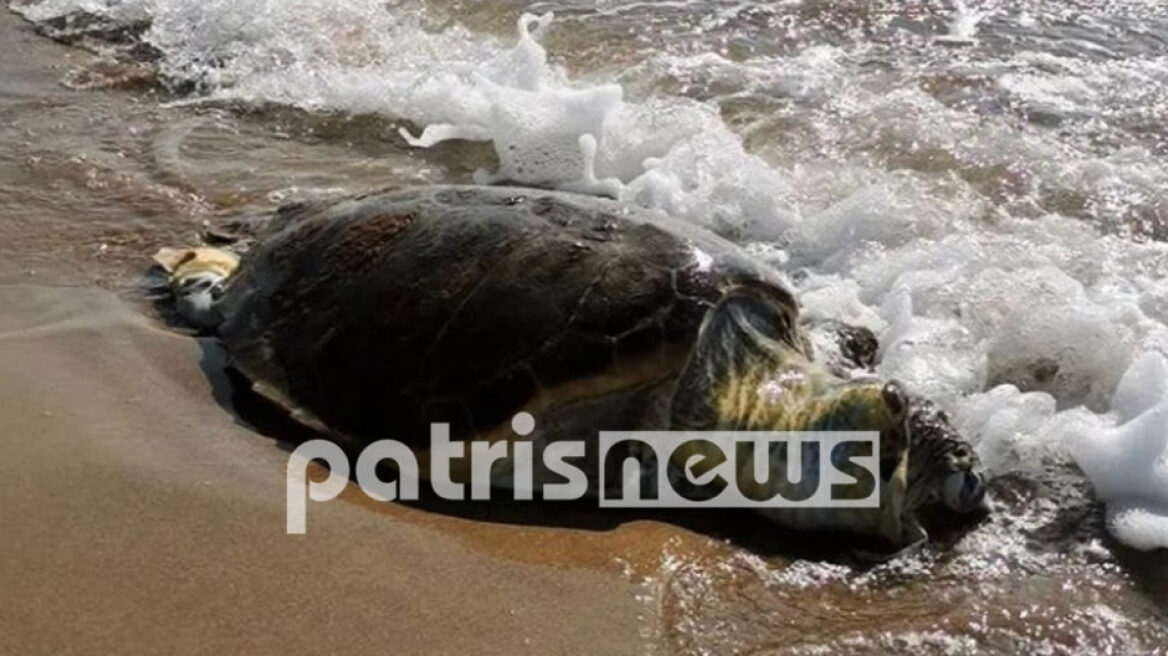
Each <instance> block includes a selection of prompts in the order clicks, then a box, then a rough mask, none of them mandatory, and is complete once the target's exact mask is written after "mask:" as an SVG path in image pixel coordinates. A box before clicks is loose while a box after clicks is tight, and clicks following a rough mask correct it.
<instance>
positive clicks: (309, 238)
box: [220, 187, 794, 443]
mask: <svg viewBox="0 0 1168 656" xmlns="http://www.w3.org/2000/svg"><path fill="white" fill-rule="evenodd" d="M275 221H276V222H277V224H276V225H275V226H274V230H275V232H274V233H272V234H271V235H270V236H269V237H268V238H266V239H264V240H262V241H261V243H260V244H259V245H257V246H256V247H255V248H254V249H252V250H251V251H250V252H249V253H248V254H247V255H246V256H245V257H244V259H243V262H242V264H241V266H240V269H239V271H238V273H237V274H236V277H235V278H234V279H233V282H232V283H231V285H230V286H229V288H228V290H227V291H226V293H225V295H224V297H223V299H222V307H223V310H224V316H225V317H226V319H225V322H224V324H223V326H222V327H221V330H220V334H221V337H222V339H223V342H224V344H225V345H226V347H227V349H228V351H229V352H230V353H231V355H232V357H233V360H234V362H235V366H236V367H238V368H239V369H240V370H241V371H242V372H243V373H244V374H245V375H247V376H248V377H250V378H251V379H252V380H254V381H256V382H257V383H260V384H261V385H262V386H264V387H266V388H268V389H273V388H274V390H273V391H275V392H277V394H276V396H282V397H284V398H285V399H286V401H287V403H288V404H289V405H293V406H298V407H300V408H302V409H306V410H307V411H308V412H310V413H311V414H313V415H315V416H316V417H317V418H318V419H319V420H321V421H323V422H324V423H325V424H327V425H328V426H329V427H331V428H333V429H336V430H339V431H340V432H343V433H346V434H348V435H352V436H356V437H359V438H360V439H361V440H362V441H368V440H375V439H382V438H393V439H398V440H402V441H405V442H412V443H417V442H418V441H419V440H421V439H423V438H425V437H426V436H427V435H428V428H427V426H428V424H429V423H431V422H435V421H443V422H448V423H451V424H452V430H453V433H454V435H455V436H456V437H457V436H460V435H461V436H465V435H467V434H469V433H474V432H480V431H484V430H487V429H490V428H491V427H493V426H496V425H498V424H499V423H500V422H502V421H503V420H506V419H508V418H510V417H511V416H512V415H513V414H514V413H515V412H517V411H518V410H520V409H522V408H524V407H526V406H527V405H528V404H529V402H530V401H531V400H532V399H533V398H536V397H538V396H539V395H540V394H542V393H544V392H546V391H547V390H551V389H555V388H557V387H561V386H563V385H566V384H570V383H572V382H573V381H584V380H588V379H590V378H595V377H598V376H601V375H609V376H610V378H611V379H612V380H614V381H616V382H613V383H611V384H610V388H612V387H613V386H615V387H622V386H624V387H627V386H629V385H634V384H639V383H642V382H645V379H660V378H666V377H669V376H672V375H675V374H676V372H677V370H678V369H680V367H681V365H682V364H683V361H684V358H685V356H686V355H687V354H688V350H689V345H690V344H692V342H693V340H694V338H695V336H696V334H697V331H698V327H699V325H700V323H701V321H702V318H703V317H704V315H705V313H706V311H707V310H708V308H709V307H711V305H712V304H713V303H715V302H716V301H717V300H718V299H719V298H720V297H721V296H722V295H723V293H724V292H725V290H726V289H728V288H729V287H731V286H733V285H735V284H763V285H767V286H771V287H773V288H775V289H778V290H781V289H782V287H781V285H780V283H779V280H778V278H777V276H776V274H775V273H774V272H773V271H771V270H770V269H767V268H766V267H764V266H760V265H759V264H757V263H756V262H755V261H753V260H752V259H750V258H749V257H747V256H746V255H745V254H744V253H742V252H741V250H740V249H738V248H737V247H736V246H734V245H733V244H731V243H729V242H727V241H725V240H723V239H721V238H719V237H717V236H715V235H713V234H711V233H709V232H707V231H705V230H702V229H700V228H697V227H695V226H693V225H692V224H689V223H686V222H683V221H680V220H676V219H671V218H669V217H666V216H664V215H661V214H658V213H652V212H648V211H642V210H638V209H635V208H629V207H626V206H624V205H621V204H618V203H616V202H613V201H607V200H603V199H598V198H593V197H586V196H577V195H571V194H563V193H556V192H549V191H540V190H532V189H517V188H506V187H426V188H417V189H410V190H405V191H387V192H378V193H374V194H369V195H365V196H361V197H357V198H353V199H346V200H342V201H339V202H336V203H332V204H329V205H324V206H312V207H310V206H299V207H291V208H285V209H283V210H281V211H280V212H279V213H278V214H277V217H276V219H275ZM782 294H784V297H785V298H789V294H787V293H786V292H785V291H784V292H782ZM791 305H792V306H793V305H794V301H793V300H791ZM648 356H652V357H650V359H652V360H653V361H654V362H655V363H656V364H655V365H654V366H651V367H647V368H646V367H641V368H638V369H636V371H637V373H635V374H630V375H629V376H626V377H624V378H621V377H620V376H617V377H615V378H613V377H611V375H610V374H611V373H612V372H614V371H616V372H618V373H619V372H621V370H622V367H625V366H626V365H625V363H626V362H633V361H637V362H642V363H643V361H644V359H645V358H646V357H648ZM628 368H629V370H630V371H631V370H632V366H631V365H630V366H629V367H628ZM587 393H589V394H593V395H596V394H598V393H597V392H596V391H595V390H592V391H590V392H587ZM600 395H601V396H603V391H602V392H601V393H600Z"/></svg>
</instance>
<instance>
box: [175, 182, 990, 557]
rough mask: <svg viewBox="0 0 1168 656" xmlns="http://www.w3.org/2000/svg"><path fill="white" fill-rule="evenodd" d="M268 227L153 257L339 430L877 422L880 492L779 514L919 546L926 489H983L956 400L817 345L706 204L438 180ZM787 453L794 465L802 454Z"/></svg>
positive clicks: (233, 347)
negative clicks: (854, 366)
mask: <svg viewBox="0 0 1168 656" xmlns="http://www.w3.org/2000/svg"><path fill="white" fill-rule="evenodd" d="M260 233H261V234H259V236H258V240H257V242H256V244H255V245H254V246H253V247H252V248H250V249H249V250H248V251H247V252H246V253H245V254H244V256H243V257H242V259H241V260H240V261H239V264H238V267H236V265H235V259H234V256H231V255H230V254H227V253H225V252H223V251H219V250H216V249H207V248H200V249H166V250H164V251H162V252H160V253H159V256H158V257H157V258H156V259H157V260H158V262H159V263H160V264H161V265H162V266H163V267H164V268H165V269H166V270H167V271H169V272H170V275H171V281H172V288H173V290H174V292H175V295H176V297H177V299H178V302H179V311H180V313H181V314H182V315H183V316H184V317H185V318H186V319H187V320H188V321H190V322H191V323H193V324H196V325H198V326H201V327H204V328H208V329H212V330H214V331H215V332H216V333H217V334H218V336H219V339H220V340H221V341H222V343H223V345H224V346H225V348H226V350H227V352H228V353H229V354H230V357H231V361H232V365H233V366H234V368H236V369H237V370H238V371H239V372H241V373H242V374H243V375H244V376H245V377H246V378H247V379H248V380H250V381H251V382H252V383H253V386H254V388H255V389H256V390H257V391H258V392H259V393H260V394H262V395H263V396H265V397H267V398H269V399H272V400H274V401H276V402H277V403H279V404H280V405H281V406H283V407H284V408H286V409H287V410H289V411H290V412H291V413H292V414H293V415H294V416H296V417H297V418H299V419H300V420H302V421H303V422H305V423H307V424H309V425H310V426H312V427H314V428H316V429H317V430H320V431H323V432H325V433H327V434H329V435H330V436H332V437H333V439H335V440H337V441H338V442H340V443H342V444H349V445H352V446H355V447H360V446H361V445H364V444H367V443H369V442H372V441H374V440H379V439H383V438H392V439H395V440H398V441H400V442H404V443H406V444H408V445H411V447H412V448H417V449H418V450H420V451H421V450H424V448H425V444H426V442H424V441H425V440H426V439H427V438H428V436H429V430H428V427H429V426H430V425H431V424H432V423H435V422H441V423H446V424H448V425H449V426H450V431H451V434H452V435H453V437H454V439H456V440H457V439H489V440H497V439H511V440H514V439H516V435H515V433H514V432H513V431H512V429H511V423H510V422H509V420H510V419H511V418H512V417H513V416H514V415H516V414H517V413H519V412H521V411H525V412H528V413H530V414H531V415H532V416H533V417H534V418H535V419H536V420H537V426H538V429H536V430H535V432H534V433H532V434H531V435H530V436H529V438H528V439H531V440H532V441H533V443H535V444H538V445H541V446H540V448H542V445H546V444H547V443H549V442H551V441H554V440H557V439H581V440H585V441H587V440H589V439H590V440H591V442H590V443H595V442H596V441H597V437H596V436H597V433H598V431H601V430H635V429H639V430H646V429H653V430H666V429H684V430H693V431H705V430H711V429H723V430H772V429H783V430H796V429H797V430H814V429H847V430H872V431H879V432H880V434H881V447H880V453H879V454H878V455H879V459H880V469H881V472H880V474H881V479H882V486H881V504H880V508H878V509H863V510H847V509H830V508H829V509H822V508H821V509H813V510H807V511H797V512H796V511H776V512H771V513H769V514H770V515H771V516H772V517H774V518H776V519H777V520H778V521H780V522H781V523H784V524H788V525H791V526H795V527H814V528H831V529H843V530H850V531H854V532H857V533H862V534H867V535H875V536H879V537H880V538H883V539H884V540H886V541H887V542H888V543H889V544H890V545H891V546H894V547H903V546H906V545H908V544H910V543H914V542H917V541H919V540H921V539H922V538H923V537H924V533H923V531H922V529H921V528H920V526H919V523H918V522H917V520H916V516H915V512H916V510H917V508H918V507H919V506H920V505H921V504H922V503H925V502H926V500H928V499H929V498H937V499H940V500H941V501H943V502H944V503H945V505H947V506H949V507H950V508H953V509H955V510H958V511H961V512H969V511H971V510H972V509H973V508H974V507H975V506H977V505H978V504H980V502H981V499H982V496H983V492H984V488H983V484H982V478H981V476H980V474H979V473H978V472H977V471H976V457H975V455H974V453H973V451H972V450H971V449H970V447H969V445H968V444H967V443H966V442H965V441H964V440H962V439H961V438H960V437H959V436H958V435H957V434H956V433H955V432H954V431H952V429H951V428H950V427H949V426H948V423H947V422H946V421H944V418H943V416H942V415H940V414H938V413H935V412H932V413H931V414H929V412H927V411H926V410H925V408H926V406H925V405H924V404H923V402H919V401H915V400H913V399H911V398H910V397H909V396H908V395H906V394H905V392H904V391H903V390H902V389H901V388H900V386H899V385H898V384H896V383H895V382H891V383H881V382H878V381H875V380H872V379H867V380H859V381H857V380H845V379H843V378H841V377H839V376H838V375H836V374H835V373H832V372H829V371H828V370H827V369H826V368H825V367H823V366H820V365H818V364H816V363H815V362H813V360H812V357H811V353H810V350H809V342H808V340H807V339H806V338H805V336H804V335H803V334H802V331H801V328H800V327H799V324H798V309H797V304H796V301H795V299H794V297H793V296H792V295H791V293H790V292H789V291H788V290H787V289H786V288H785V286H784V284H783V280H782V278H781V276H780V275H779V274H778V273H777V272H775V271H774V270H773V269H771V268H769V267H768V266H765V265H763V264H761V263H759V262H758V261H757V260H755V259H753V258H751V257H750V256H748V255H747V254H746V253H745V252H744V251H742V250H741V249H740V248H738V247H737V246H735V245H734V244H732V243H730V242H728V241H726V240H724V239H722V238H720V237H718V236H716V235H714V234H712V233H710V232H708V231H706V230H704V229H701V228H699V227H697V226H695V225H693V224H691V223H689V222H686V221H682V220H679V219H675V218H671V217H669V216H666V215H664V214H661V213H658V212H653V211H648V210H642V209H638V208H633V207H628V206H625V205H622V204H620V203H617V202H615V201H610V200H606V199H600V198H594V197H588V196H580V195H573V194H565V193H559V192H552V191H543V190H533V189H520V188H508V187H478V186H475V187H461V186H436V187H422V188H412V189H405V190H396V191H395V190H391V191H380V192H375V193H370V194H365V195H361V196H356V197H351V198H347V199H343V200H339V201H334V202H329V203H317V204H296V205H291V206H286V207H283V208H281V209H280V210H279V211H277V212H276V213H275V215H274V216H273V217H272V218H271V220H270V221H269V222H268V223H267V225H266V227H264V228H263V229H261V230H260ZM861 342H862V343H864V344H867V345H868V346H871V345H874V343H875V342H874V340H871V339H869V340H867V341H865V340H863V339H860V340H858V342H857V337H856V332H855V330H854V329H852V330H850V331H847V332H845V333H844V340H843V341H842V342H841V344H842V345H843V348H842V351H844V352H848V351H863V350H865V349H863V348H860V347H857V346H856V344H857V343H861ZM867 350H869V351H870V350H871V349H867ZM926 415H928V416H926ZM910 426H911V428H910ZM590 449H591V447H590ZM592 454H593V452H592V451H591V450H590V451H589V456H588V457H594V456H593V455H592ZM685 455H694V453H693V452H692V450H691V452H690V453H688V454H680V455H679V456H678V457H679V459H680V460H678V461H675V462H671V463H669V466H670V467H671V468H672V470H671V475H672V472H675V471H679V470H680V469H681V468H682V467H681V465H682V464H683V462H682V461H683V460H684V456H685ZM537 461H538V458H537ZM804 465H805V466H806V465H807V463H804ZM770 466H771V467H772V468H778V467H782V468H783V470H782V471H784V472H785V471H786V469H785V468H786V459H785V450H784V451H783V454H782V455H778V456H774V457H772V461H771V463H770ZM585 470H586V471H595V470H594V469H590V468H585ZM544 473H546V472H544ZM458 475H459V474H457V473H456V476H458ZM462 475H465V473H464V474H462ZM537 476H539V474H538V473H537ZM553 478H554V477H553ZM757 485H758V484H756V486H757Z"/></svg>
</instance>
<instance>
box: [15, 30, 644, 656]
mask: <svg viewBox="0 0 1168 656" xmlns="http://www.w3.org/2000/svg"><path fill="white" fill-rule="evenodd" d="M0 43H4V44H5V45H4V46H3V47H2V48H3V51H4V55H3V57H2V59H3V60H4V62H3V66H2V68H3V71H2V72H0V76H2V77H3V78H4V85H3V89H4V91H3V94H2V95H0V103H2V104H0V112H4V113H7V114H9V115H11V114H12V113H15V112H28V111H36V109H38V108H43V107H45V106H47V105H51V104H57V105H58V106H60V105H64V104H73V103H76V104H78V105H80V106H81V108H82V109H83V108H84V105H85V104H86V103H89V104H92V105H97V106H98V107H100V106H101V105H102V104H103V103H108V102H111V101H110V100H109V99H108V98H102V97H101V95H102V94H96V95H88V96H87V95H86V94H80V93H76V92H71V91H68V90H66V89H64V88H61V87H59V86H58V85H57V79H58V77H59V76H60V74H61V72H62V71H61V70H60V69H59V68H57V67H56V66H55V65H48V64H47V62H51V61H53V59H51V58H50V56H51V57H56V58H58V60H57V61H61V62H67V61H69V59H66V58H80V57H85V56H86V54H85V53H81V52H78V51H70V50H68V49H66V48H63V47H58V46H56V44H52V43H49V42H47V41H44V40H43V39H41V38H39V37H36V36H34V35H33V34H31V32H30V31H29V30H27V29H26V28H24V27H23V25H21V24H20V23H19V21H18V20H17V19H15V18H14V17H13V16H11V15H9V14H7V13H5V12H0ZM28 138H29V140H30V141H31V140H35V139H37V138H38V137H37V136H36V135H29V137H28ZM11 152H12V151H10V154H11ZM3 164H4V165H6V167H7V168H8V170H9V171H12V170H14V169H17V168H20V167H21V165H22V164H27V162H13V161H12V160H11V159H9V161H7V162H4V163H3ZM23 172H24V173H25V174H26V175H27V174H28V172H29V168H28V167H25V168H23ZM9 181H10V183H9V184H8V185H7V186H5V188H4V197H3V198H0V201H3V203H4V209H3V214H4V215H3V216H0V237H2V239H3V241H2V242H0V243H2V244H3V245H0V281H2V284H0V653H4V654H65V653H146V652H158V653H176V654H177V653H183V654H193V653H257V654H258V653H273V654H276V653H278V654H292V653H313V654H320V653H342V652H349V653H352V652H359V653H472V652H473V653H581V652H586V651H601V652H604V653H642V652H643V651H644V650H643V638H642V631H643V626H642V623H641V622H640V620H639V619H638V615H639V613H640V611H641V604H640V603H639V602H637V600H636V594H637V586H636V585H634V584H633V583H630V582H627V581H625V580H622V579H621V578H620V577H616V576H612V575H611V574H606V573H602V572H600V571H597V570H595V569H589V568H584V567H568V566H563V565H557V564H540V563H531V562H527V563H522V562H517V561H516V560H515V559H508V558H504V557H502V556H500V555H494V554H491V553H489V552H487V551H483V550H481V549H477V550H476V549H471V548H469V547H467V546H465V545H464V544H463V543H462V542H460V541H459V540H458V539H454V538H452V537H450V535H449V534H443V533H440V532H437V531H436V530H435V529H432V528H427V527H426V526H424V525H422V523H419V522H409V521H405V520H403V519H400V518H395V517H393V516H391V515H388V514H386V513H383V512H382V513H379V512H370V511H369V509H368V508H366V507H365V506H363V505H361V504H355V503H347V502H345V501H339V500H338V501H335V502H332V503H328V504H313V505H312V507H310V509H309V532H308V534H307V535H306V536H301V537H290V536H287V535H285V534H284V467H285V463H286V461H287V451H286V450H285V448H283V447H281V445H280V444H279V443H278V442H276V441H274V440H272V439H270V438H268V437H264V436H261V435H258V434H256V433H255V432H253V431H251V430H248V429H247V428H246V427H244V426H242V425H241V424H240V423H238V422H237V421H236V420H235V419H234V418H233V416H232V415H231V414H230V413H229V412H227V411H225V410H224V408H223V407H221V406H220V405H219V404H218V403H217V401H216V395H217V391H216V390H215V389H214V385H215V382H214V381H218V384H226V381H224V380H223V379H222V378H220V376H221V371H220V370H219V369H217V367H219V366H220V364H219V363H217V362H214V361H211V362H207V361H206V360H207V359H208V356H206V355H205V351H206V352H209V353H212V354H213V353H214V351H213V349H204V348H202V346H206V345H205V344H204V345H201V344H200V342H199V341H198V340H195V339H193V338H191V337H189V336H186V335H181V334H177V333H175V332H172V331H169V330H167V329H166V328H164V327H163V326H161V325H160V324H159V322H158V321H157V320H155V319H153V318H151V317H149V316H148V314H147V313H146V312H145V310H147V309H148V307H149V306H148V305H146V304H145V303H143V302H141V301H140V300H137V296H138V295H137V293H136V291H135V279H134V278H135V276H136V275H138V276H140V275H141V273H142V272H144V271H145V268H146V267H147V266H148V260H147V259H145V258H146V256H147V255H148V253H149V247H150V246H151V241H153V240H156V239H157V240H162V239H165V236H164V235H166V234H167V233H168V232H171V233H172V234H173V233H174V232H182V231H183V229H184V228H186V227H187V226H186V225H182V224H181V223H179V222H178V221H174V220H172V221H171V223H170V225H168V226H165V225H164V227H160V228H153V229H152V230H150V231H148V232H149V235H148V236H142V235H144V234H146V232H147V231H146V230H144V229H139V228H136V227H135V226H133V225H132V224H131V225H129V226H127V225H120V226H117V227H116V229H114V230H111V227H110V225H109V224H103V223H101V222H100V221H91V222H81V225H80V226H75V227H74V229H73V230H70V231H68V232H67V233H65V234H62V233H60V232H59V231H55V230H54V224H55V223H57V222H58V221H62V222H63V221H65V220H66V219H67V218H68V217H67V213H64V212H60V213H58V214H56V215H54V210H57V209H59V207H58V205H57V204H56V202H55V201H54V200H53V199H51V198H40V196H42V195H45V196H47V195H51V194H52V190H51V189H46V188H44V187H43V186H42V187H41V188H39V189H38V188H32V187H31V186H24V187H21V186H19V185H18V184H11V183H19V182H21V181H20V180H14V178H12V177H9ZM18 195H19V198H17V196H18ZM132 213H133V210H132V208H130V209H128V210H127V214H131V215H132ZM38 215H39V219H40V221H41V223H40V224H39V225H38V224H37V223H36V220H37V219H38ZM129 223H132V222H129ZM176 223H178V225H175V224H176ZM111 234H130V235H132V236H137V237H138V238H137V239H133V240H131V241H132V242H133V243H134V245H135V247H138V246H140V247H142V248H143V249H144V250H143V251H141V252H140V253H139V254H138V255H137V256H134V255H132V254H129V253H127V255H126V256H125V257H124V258H119V253H118V252H117V251H115V252H112V253H111V252H109V251H108V250H107V251H106V252H107V253H109V257H105V255H104V254H103V255H102V256H101V257H98V256H97V255H96V254H95V253H93V252H91V251H90V249H89V245H90V244H97V243H102V242H106V243H108V242H109V241H110V237H111ZM79 236H80V237H82V238H78V237H79ZM129 250H130V249H129V248H127V251H129ZM102 287H111V288H113V289H114V290H115V291H110V290H108V289H103V288H102ZM211 359H212V360H213V359H214V358H213V357H212V358H211ZM395 512H397V513H399V514H403V513H411V512H413V513H417V512H420V511H410V510H408V509H404V508H398V509H396V511H395ZM445 521H446V522H447V523H448V524H451V525H459V524H465V525H472V526H473V524H474V523H473V522H471V521H469V520H462V519H457V518H450V519H447V520H445ZM492 530H494V531H497V532H501V533H504V534H505V533H508V532H511V533H515V534H519V533H522V532H523V530H524V529H522V528H509V527H502V526H495V527H493V529H492ZM503 537H504V538H505V537H506V536H503ZM513 537H515V538H517V539H516V543H519V542H522V540H521V539H518V538H520V537H521V536H519V535H515V536H513ZM528 542H530V541H528ZM552 542H553V544H551V545H550V548H552V549H554V547H555V545H554V540H553V541H552ZM502 544H503V545H506V544H507V541H506V539H503V541H502ZM503 548H506V546H504V547H503ZM533 551H538V548H534V549H533ZM551 560H552V561H554V560H555V559H554V558H552V559H551Z"/></svg>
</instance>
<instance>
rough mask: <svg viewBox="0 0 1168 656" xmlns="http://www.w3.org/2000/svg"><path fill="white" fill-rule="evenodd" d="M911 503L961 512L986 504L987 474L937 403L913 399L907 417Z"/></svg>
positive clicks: (979, 508) (971, 511)
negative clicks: (909, 437) (931, 505)
mask: <svg viewBox="0 0 1168 656" xmlns="http://www.w3.org/2000/svg"><path fill="white" fill-rule="evenodd" d="M908 426H909V432H910V434H911V436H912V442H911V447H910V453H909V503H910V505H911V506H912V507H916V506H918V505H921V504H927V503H941V504H942V505H944V506H945V507H946V508H948V509H949V510H952V511H954V512H957V513H960V514H969V513H974V512H977V511H980V510H984V509H985V507H986V486H985V477H984V475H983V474H982V472H981V471H980V463H979V461H978V457H977V453H976V452H975V451H974V450H973V447H972V446H971V445H970V444H969V442H968V441H966V440H965V439H964V438H963V437H962V436H961V435H960V434H959V433H958V432H957V430H956V429H955V428H954V427H953V424H952V423H951V422H950V421H949V417H948V415H946V414H945V412H944V411H943V410H941V409H940V408H938V407H937V406H936V404H934V403H933V402H931V401H927V400H925V399H913V400H912V402H911V404H910V411H909V418H908Z"/></svg>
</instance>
